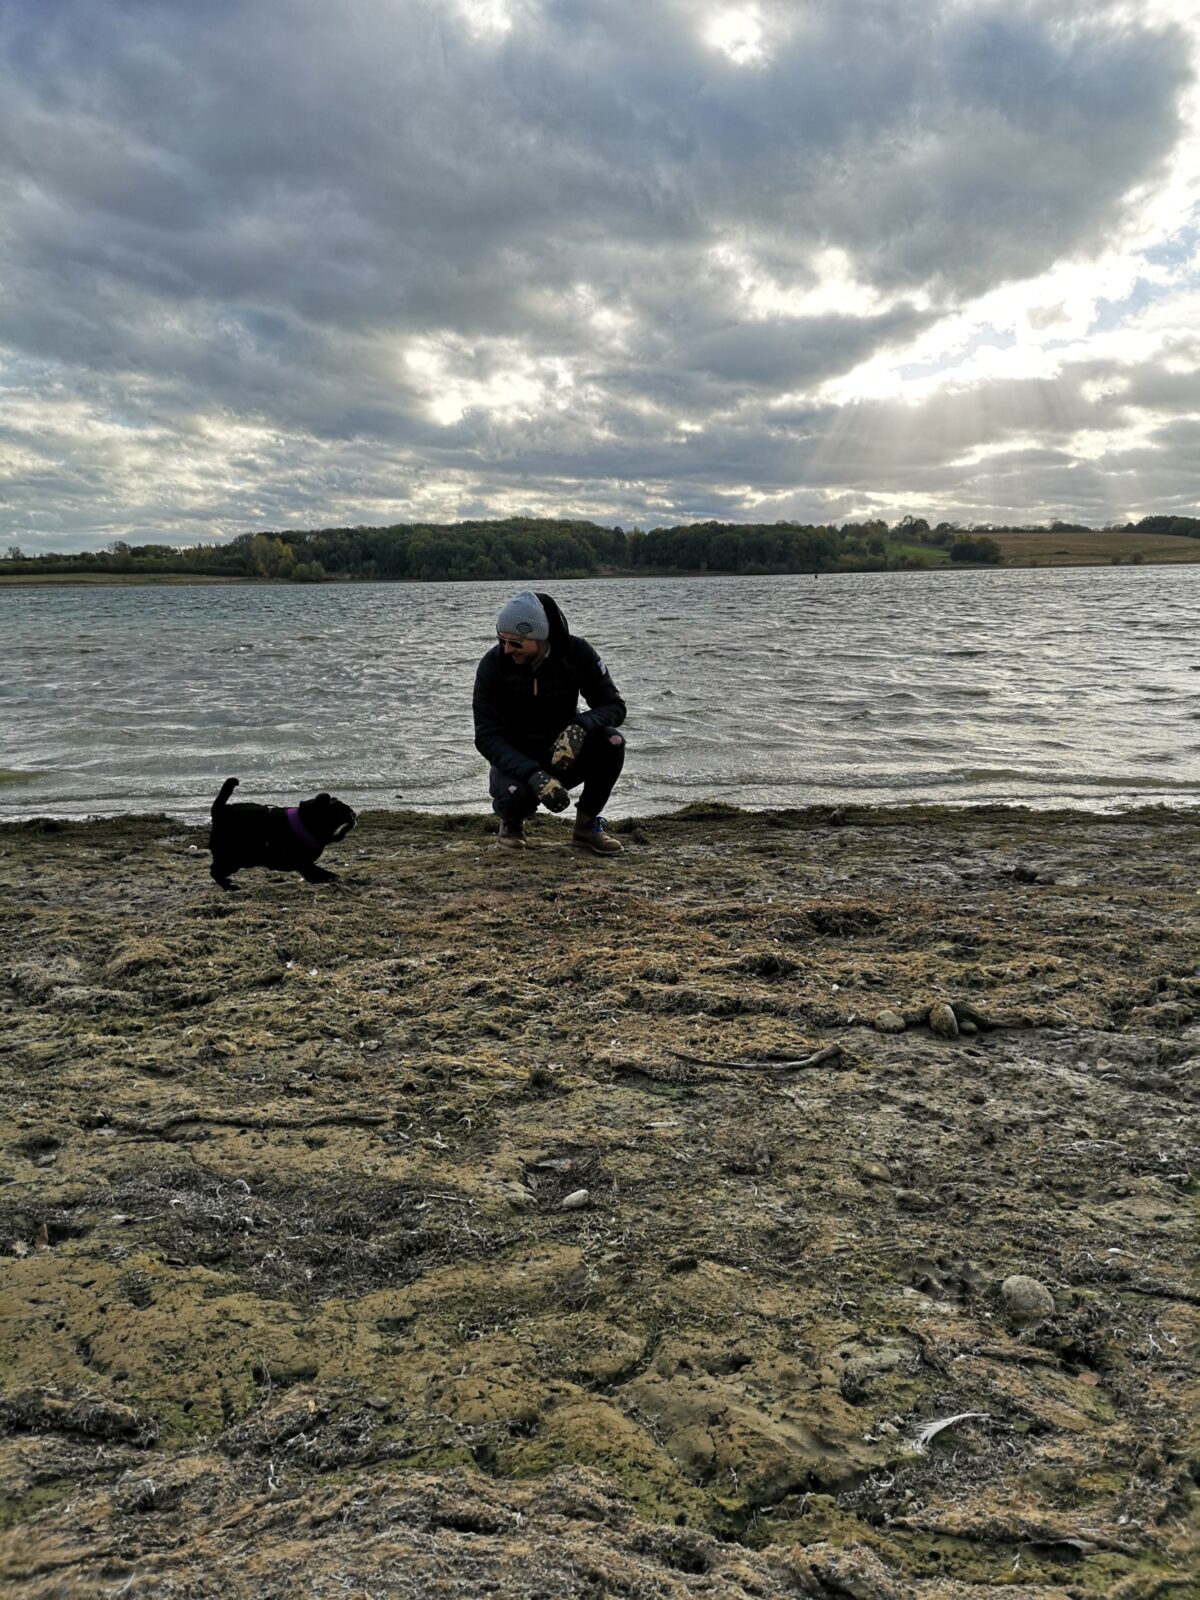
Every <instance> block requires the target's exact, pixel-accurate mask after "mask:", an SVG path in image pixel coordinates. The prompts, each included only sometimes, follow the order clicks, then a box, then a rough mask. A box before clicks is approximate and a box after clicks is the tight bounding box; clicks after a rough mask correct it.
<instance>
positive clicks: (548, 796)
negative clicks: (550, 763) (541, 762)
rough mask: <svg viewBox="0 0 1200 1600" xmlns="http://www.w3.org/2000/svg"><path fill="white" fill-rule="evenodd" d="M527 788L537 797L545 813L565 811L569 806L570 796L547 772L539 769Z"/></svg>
mask: <svg viewBox="0 0 1200 1600" xmlns="http://www.w3.org/2000/svg"><path fill="white" fill-rule="evenodd" d="M529 787H530V788H531V789H532V790H533V792H534V794H535V795H537V797H538V799H539V800H540V801H541V802H542V804H543V805H544V806H545V808H546V810H547V811H565V810H566V809H567V807H568V806H569V805H570V804H571V796H570V795H569V794H568V793H567V791H566V790H565V789H564V788H563V786H562V784H561V783H559V781H558V779H557V778H554V777H551V775H550V774H549V773H548V772H543V771H542V770H541V769H540V768H539V769H538V771H537V772H535V773H534V775H533V777H532V778H530V780H529Z"/></svg>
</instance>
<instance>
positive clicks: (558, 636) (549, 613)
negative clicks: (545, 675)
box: [534, 589, 571, 650]
mask: <svg viewBox="0 0 1200 1600" xmlns="http://www.w3.org/2000/svg"><path fill="white" fill-rule="evenodd" d="M534 593H535V594H536V595H537V597H538V599H539V600H540V601H541V602H542V610H543V611H544V612H545V613H546V620H547V621H548V622H549V624H550V633H549V637H548V641H547V642H548V643H549V644H550V645H551V646H554V645H557V646H558V648H559V649H560V650H561V649H564V648H565V646H566V643H567V640H568V639H569V638H570V637H571V631H570V629H569V628H568V627H567V619H566V617H564V616H563V614H562V612H561V611H560V610H559V609H558V603H557V601H554V600H551V598H550V596H549V595H548V594H541V593H540V592H539V591H538V590H536V589H535V590H534Z"/></svg>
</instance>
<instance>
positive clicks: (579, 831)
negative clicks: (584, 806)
mask: <svg viewBox="0 0 1200 1600" xmlns="http://www.w3.org/2000/svg"><path fill="white" fill-rule="evenodd" d="M571 843H572V844H573V845H577V846H578V847H579V849H581V850H591V851H593V852H594V853H595V854H596V855H598V856H619V855H623V854H624V851H625V846H624V845H623V844H621V843H620V842H619V840H617V839H614V838H613V836H612V834H611V833H605V831H604V818H603V817H585V816H584V815H583V813H582V812H580V813H579V814H578V815H577V816H576V818H575V826H574V828H573V829H572V830H571Z"/></svg>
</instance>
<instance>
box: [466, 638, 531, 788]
mask: <svg viewBox="0 0 1200 1600" xmlns="http://www.w3.org/2000/svg"><path fill="white" fill-rule="evenodd" d="M471 712H472V714H473V716H474V718H475V748H476V750H478V751H479V754H480V755H481V756H482V757H483V758H484V760H485V761H488V762H490V763H491V764H492V766H493V767H499V768H500V770H501V772H506V773H508V774H509V776H510V777H513V778H519V779H520V780H521V782H522V783H528V782H529V780H530V778H532V777H533V775H534V773H535V772H536V771H537V770H538V764H537V762H536V761H534V760H532V759H531V758H530V757H529V756H527V755H523V754H522V753H521V751H520V750H518V749H517V747H516V746H515V745H514V744H512V743H511V742H510V741H509V739H508V737H507V735H506V732H505V726H506V725H505V720H504V715H503V711H502V707H501V700H500V693H499V683H498V679H497V673H496V668H495V664H494V662H493V661H492V660H491V659H490V657H489V656H484V658H483V660H482V661H481V662H480V663H479V666H478V668H477V669H476V672H475V691H474V693H473V695H472V696H471Z"/></svg>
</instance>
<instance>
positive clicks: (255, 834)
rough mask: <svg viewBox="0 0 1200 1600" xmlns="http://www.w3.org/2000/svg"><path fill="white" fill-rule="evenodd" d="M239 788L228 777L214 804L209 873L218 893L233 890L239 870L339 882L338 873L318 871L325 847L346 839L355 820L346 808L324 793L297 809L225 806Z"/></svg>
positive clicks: (311, 880)
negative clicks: (234, 875) (232, 875)
mask: <svg viewBox="0 0 1200 1600" xmlns="http://www.w3.org/2000/svg"><path fill="white" fill-rule="evenodd" d="M237 784H238V780H237V779H236V778H226V780H225V782H224V783H223V784H222V785H221V792H220V794H219V795H218V796H217V798H216V799H215V800H214V801H213V808H212V832H211V833H210V834H209V837H208V848H209V849H210V850H211V851H212V866H211V867H210V868H209V871H210V872H211V873H212V875H213V877H214V878H215V879H216V880H217V882H218V883H219V884H220V885H221V887H222V889H233V888H235V887H236V885H234V884H232V883H230V881H229V875H230V873H231V872H238V871H240V870H241V868H242V867H270V868H272V869H273V870H274V871H275V872H298V873H299V874H300V876H301V877H302V878H303V879H304V880H305V881H306V882H307V883H336V882H337V873H336V872H326V871H325V868H324V867H318V866H317V857H318V856H319V855H320V854H321V851H322V850H324V848H325V846H326V845H327V844H333V843H335V842H336V841H337V840H338V839H344V838H345V837H346V835H347V834H348V833H349V832H350V829H351V828H352V827H353V826H354V824H355V822H356V821H357V820H358V819H357V817H356V816H355V814H354V812H353V811H352V810H351V809H350V807H349V806H347V805H343V804H342V802H341V801H340V800H335V799H334V798H333V797H332V795H328V794H319V795H317V797H316V799H315V800H301V802H300V804H299V805H298V806H287V807H284V806H259V805H252V804H248V803H247V804H240V805H234V806H231V805H228V804H227V803H226V802H227V801H228V799H229V796H230V795H231V794H232V793H233V791H234V790H235V789H236V788H237Z"/></svg>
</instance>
